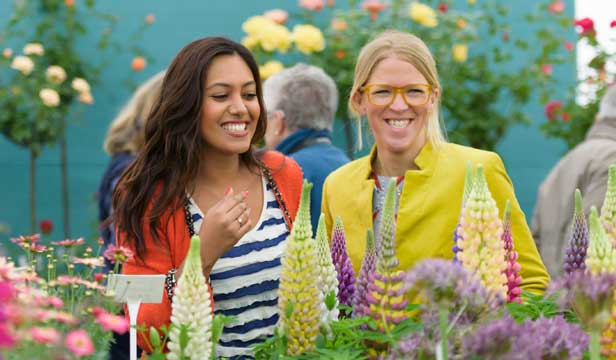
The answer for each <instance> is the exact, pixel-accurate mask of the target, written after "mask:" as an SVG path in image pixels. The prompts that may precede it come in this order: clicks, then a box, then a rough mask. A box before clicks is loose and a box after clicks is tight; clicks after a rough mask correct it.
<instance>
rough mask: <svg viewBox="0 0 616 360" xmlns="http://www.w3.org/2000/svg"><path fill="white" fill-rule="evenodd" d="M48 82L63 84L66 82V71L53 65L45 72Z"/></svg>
mask: <svg viewBox="0 0 616 360" xmlns="http://www.w3.org/2000/svg"><path fill="white" fill-rule="evenodd" d="M45 77H46V78H47V80H48V81H49V82H51V83H54V84H62V83H63V82H64V80H66V71H64V69H63V68H62V67H60V66H58V65H52V66H50V67H48V68H47V70H46V71H45Z"/></svg>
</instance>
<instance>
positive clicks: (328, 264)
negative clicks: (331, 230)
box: [316, 214, 340, 326]
mask: <svg viewBox="0 0 616 360" xmlns="http://www.w3.org/2000/svg"><path fill="white" fill-rule="evenodd" d="M316 242H317V263H318V268H319V289H320V290H321V292H320V294H319V299H320V303H321V325H322V326H328V324H329V323H330V322H332V321H334V320H338V315H339V313H340V310H338V277H337V276H336V268H335V267H334V264H333V263H332V256H331V251H330V249H329V241H328V239H327V230H326V229H325V217H324V215H323V214H321V216H320V217H319V225H318V226H317V236H316ZM332 294H333V301H334V303H333V304H330V306H329V307H328V306H327V304H326V302H325V300H326V299H327V298H328V296H330V297H331V296H332ZM330 308H331V309H330Z"/></svg>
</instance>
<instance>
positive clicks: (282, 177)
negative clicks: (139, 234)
mask: <svg viewBox="0 0 616 360" xmlns="http://www.w3.org/2000/svg"><path fill="white" fill-rule="evenodd" d="M261 160H262V161H263V163H264V164H265V166H266V167H267V168H269V169H270V172H271V173H272V177H273V178H274V182H276V185H277V186H278V189H279V190H280V194H281V196H282V199H283V201H284V203H285V205H286V206H287V209H288V210H289V215H290V216H291V219H287V218H285V220H286V222H287V225H288V226H289V228H291V226H292V222H293V220H294V219H295V214H296V213H297V210H298V207H299V200H300V197H301V189H302V175H303V174H302V170H301V168H300V167H299V165H297V163H296V162H295V161H294V160H293V159H291V158H288V157H285V156H284V155H282V154H280V153H278V152H274V151H266V152H264V153H263V154H262V157H261ZM281 208H282V206H281ZM160 224H164V225H163V226H160V227H159V228H158V229H157V232H158V239H159V241H160V242H159V243H156V242H155V241H154V239H153V237H152V235H151V233H150V228H149V226H144V227H143V232H144V238H145V242H146V245H145V248H146V254H145V256H144V261H138V260H136V259H134V258H133V259H131V260H130V261H128V262H126V263H124V264H123V266H122V273H124V274H139V275H145V274H166V273H167V272H168V271H169V270H170V269H172V268H178V267H179V266H180V265H181V264H182V263H183V262H184V259H185V257H186V254H187V253H188V247H189V244H190V236H189V232H188V225H186V220H185V218H184V209H183V208H182V207H180V208H179V209H177V210H176V211H175V212H172V211H171V210H169V211H168V212H165V213H164V214H163V215H162V216H161V218H160ZM117 242H118V244H119V245H123V246H126V247H129V248H132V246H131V245H130V244H129V243H127V241H126V233H124V232H120V231H118V232H117ZM161 292H162V293H163V294H162V295H163V296H162V299H163V302H162V303H160V304H141V306H140V308H139V314H138V316H137V326H142V325H145V329H146V333H145V334H146V336H149V335H147V334H149V328H150V327H151V326H154V327H156V328H160V327H161V326H163V325H169V323H170V319H171V302H170V301H169V299H168V298H167V296H166V295H165V294H164V291H163V289H161ZM210 295H211V292H210ZM211 301H212V306H213V303H214V301H213V298H211ZM148 340H149V338H148ZM147 343H149V341H148V342H146V341H145V340H144V339H143V335H142V334H139V336H138V345H139V347H141V348H142V349H144V350H145V351H147V352H151V349H150V347H149V346H147Z"/></svg>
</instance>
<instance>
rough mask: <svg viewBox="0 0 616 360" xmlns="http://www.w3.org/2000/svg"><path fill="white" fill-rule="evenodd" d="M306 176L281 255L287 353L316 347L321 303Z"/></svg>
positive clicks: (281, 301)
mask: <svg viewBox="0 0 616 360" xmlns="http://www.w3.org/2000/svg"><path fill="white" fill-rule="evenodd" d="M311 189H312V184H311V183H309V182H307V181H306V180H304V185H303V187H302V197H301V201H300V207H299V210H298V212H297V216H296V218H295V223H294V224H293V230H291V234H290V235H289V237H288V238H287V241H286V242H287V245H286V246H287V247H286V249H285V252H284V254H283V256H282V259H281V267H282V269H281V272H280V285H279V287H278V308H279V310H280V318H279V319H280V320H279V327H280V328H281V330H282V331H283V332H284V334H285V335H286V337H287V355H290V356H296V355H299V354H302V353H304V352H306V351H310V350H312V349H314V347H315V346H316V339H317V335H318V334H319V323H320V318H321V307H320V304H319V298H320V296H319V294H320V289H319V281H318V277H319V270H318V261H317V249H316V242H315V241H314V240H313V239H312V225H311V224H310V190H311Z"/></svg>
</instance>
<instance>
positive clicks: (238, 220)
mask: <svg viewBox="0 0 616 360" xmlns="http://www.w3.org/2000/svg"><path fill="white" fill-rule="evenodd" d="M237 222H238V223H240V226H242V223H243V221H242V217H241V216H240V217H238V218H237Z"/></svg>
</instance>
